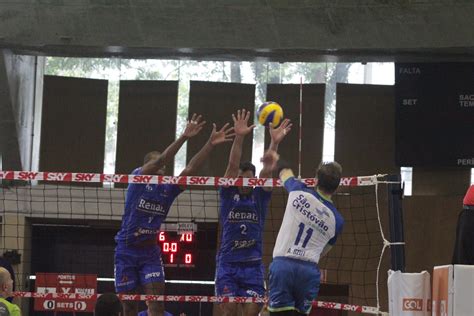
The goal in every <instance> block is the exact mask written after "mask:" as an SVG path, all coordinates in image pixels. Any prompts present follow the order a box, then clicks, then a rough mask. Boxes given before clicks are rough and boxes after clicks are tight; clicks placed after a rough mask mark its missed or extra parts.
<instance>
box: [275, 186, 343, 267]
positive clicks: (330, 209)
mask: <svg viewBox="0 0 474 316" xmlns="http://www.w3.org/2000/svg"><path fill="white" fill-rule="evenodd" d="M285 188H286V189H287V190H288V192H289V196H288V202H287V204H286V209H285V215H284V217H283V222H282V224H281V228H280V231H279V232H278V237H277V240H276V243H275V248H274V249H273V257H274V258H275V257H289V258H293V259H299V260H304V261H310V262H315V263H318V262H319V258H320V256H321V253H322V252H323V249H324V247H325V246H326V245H327V244H328V243H329V244H331V245H333V244H334V243H335V242H336V238H337V235H338V234H339V233H340V232H341V231H342V226H343V224H344V219H343V218H342V216H341V214H340V213H339V212H338V211H337V209H336V208H335V206H334V205H333V204H332V202H331V201H328V200H325V199H324V198H323V197H322V196H321V195H320V194H319V193H318V192H315V191H314V190H312V189H309V188H308V187H306V185H304V184H303V183H301V182H300V181H298V180H296V179H295V178H294V177H292V178H289V179H287V180H286V181H285Z"/></svg>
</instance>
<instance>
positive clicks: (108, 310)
mask: <svg viewBox="0 0 474 316" xmlns="http://www.w3.org/2000/svg"><path fill="white" fill-rule="evenodd" d="M121 315H122V303H121V302H120V299H119V298H118V297H117V295H115V294H114V293H104V294H102V295H101V296H99V298H98V299H97V302H96V303H95V308H94V316H121Z"/></svg>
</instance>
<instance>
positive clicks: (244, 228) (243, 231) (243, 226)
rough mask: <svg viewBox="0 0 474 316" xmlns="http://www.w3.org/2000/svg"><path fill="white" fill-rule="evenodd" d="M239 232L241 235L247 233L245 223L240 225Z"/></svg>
mask: <svg viewBox="0 0 474 316" xmlns="http://www.w3.org/2000/svg"><path fill="white" fill-rule="evenodd" d="M240 233H241V234H242V235H247V225H245V224H242V225H240Z"/></svg>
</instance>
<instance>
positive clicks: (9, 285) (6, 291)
mask: <svg viewBox="0 0 474 316" xmlns="http://www.w3.org/2000/svg"><path fill="white" fill-rule="evenodd" d="M0 292H1V295H0V296H1V297H10V296H12V292H13V280H12V276H11V275H10V272H8V270H7V269H5V268H3V267H0Z"/></svg>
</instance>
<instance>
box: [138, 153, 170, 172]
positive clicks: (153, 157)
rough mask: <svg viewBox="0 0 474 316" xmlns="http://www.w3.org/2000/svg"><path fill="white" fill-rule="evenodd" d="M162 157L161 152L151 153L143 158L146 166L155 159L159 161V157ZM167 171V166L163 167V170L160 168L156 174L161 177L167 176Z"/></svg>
mask: <svg viewBox="0 0 474 316" xmlns="http://www.w3.org/2000/svg"><path fill="white" fill-rule="evenodd" d="M160 155H161V153H160V152H159V151H150V152H149V153H148V154H146V155H145V157H144V158H143V164H144V165H146V163H147V162H149V161H150V160H153V159H157V158H158V157H160ZM165 171H166V166H163V167H162V168H160V169H159V170H158V171H157V172H156V174H157V175H159V176H162V175H164V174H165Z"/></svg>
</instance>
